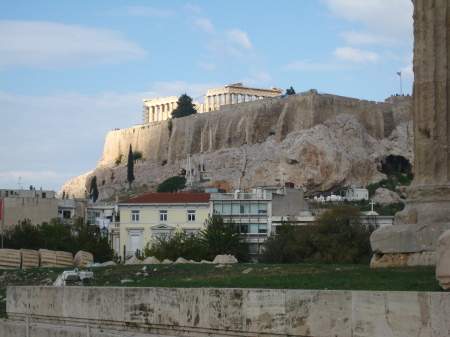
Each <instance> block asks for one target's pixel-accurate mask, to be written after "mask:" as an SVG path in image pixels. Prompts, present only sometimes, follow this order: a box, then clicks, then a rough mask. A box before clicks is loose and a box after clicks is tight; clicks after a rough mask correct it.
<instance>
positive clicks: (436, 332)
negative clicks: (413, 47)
mask: <svg viewBox="0 0 450 337" xmlns="http://www.w3.org/2000/svg"><path fill="white" fill-rule="evenodd" d="M7 312H8V317H9V318H10V319H13V320H24V319H25V317H26V316H29V317H30V318H31V320H32V321H38V322H47V323H54V324H67V325H72V326H73V325H75V326H76V325H78V326H86V324H90V325H91V326H92V327H96V328H104V329H114V330H128V331H140V332H148V333H162V334H168V335H177V336H199V337H203V336H343V337H347V336H353V337H368V336H384V337H389V336H395V337H401V336H405V337H406V336H407V337H411V336H421V337H428V336H430V337H431V336H433V337H440V336H442V337H448V336H450V293H445V292H370V291H333V290H330V291H327V290H286V289H215V288H193V289H189V288H126V287H123V288H104V287H100V288H98V287H84V288H83V287H8V290H7Z"/></svg>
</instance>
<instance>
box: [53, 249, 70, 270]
mask: <svg viewBox="0 0 450 337" xmlns="http://www.w3.org/2000/svg"><path fill="white" fill-rule="evenodd" d="M55 253H56V265H55V267H72V266H73V255H72V253H69V252H61V251H57V252H55Z"/></svg>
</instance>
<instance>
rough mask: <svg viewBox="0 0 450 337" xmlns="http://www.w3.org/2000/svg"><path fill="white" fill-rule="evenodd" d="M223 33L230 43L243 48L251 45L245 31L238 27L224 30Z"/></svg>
mask: <svg viewBox="0 0 450 337" xmlns="http://www.w3.org/2000/svg"><path fill="white" fill-rule="evenodd" d="M225 35H226V37H227V39H228V41H229V42H230V43H232V44H235V45H238V46H239V47H241V48H243V49H251V48H252V47H253V46H252V43H251V42H250V39H249V38H248V35H247V33H246V32H243V31H241V30H240V29H233V30H229V31H226V32H225Z"/></svg>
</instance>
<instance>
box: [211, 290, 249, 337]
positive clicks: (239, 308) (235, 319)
mask: <svg viewBox="0 0 450 337" xmlns="http://www.w3.org/2000/svg"><path fill="white" fill-rule="evenodd" d="M243 302H244V291H243V290H242V289H217V288H215V289H210V292H209V324H208V325H209V327H210V328H211V329H218V330H237V331H242V330H243V328H244V322H243V320H242V316H243Z"/></svg>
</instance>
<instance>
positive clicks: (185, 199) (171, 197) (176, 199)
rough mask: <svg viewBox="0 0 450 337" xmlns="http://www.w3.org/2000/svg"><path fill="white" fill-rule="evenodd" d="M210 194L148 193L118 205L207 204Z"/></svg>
mask: <svg viewBox="0 0 450 337" xmlns="http://www.w3.org/2000/svg"><path fill="white" fill-rule="evenodd" d="M210 197H211V193H150V194H145V195H141V196H140V197H137V198H133V199H129V200H124V201H121V202H119V204H185V203H199V202H209V199H210Z"/></svg>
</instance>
